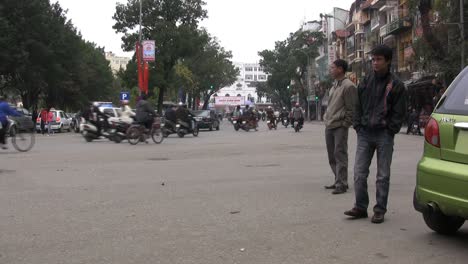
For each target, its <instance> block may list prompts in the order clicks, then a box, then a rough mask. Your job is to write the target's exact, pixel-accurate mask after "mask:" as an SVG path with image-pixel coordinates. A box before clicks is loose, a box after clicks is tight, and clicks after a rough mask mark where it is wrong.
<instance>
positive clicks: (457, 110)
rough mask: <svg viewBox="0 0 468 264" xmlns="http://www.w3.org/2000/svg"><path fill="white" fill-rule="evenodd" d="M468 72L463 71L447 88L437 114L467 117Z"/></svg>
mask: <svg viewBox="0 0 468 264" xmlns="http://www.w3.org/2000/svg"><path fill="white" fill-rule="evenodd" d="M467 86H468V71H463V72H462V73H461V75H460V76H458V77H457V78H456V79H455V80H454V81H453V82H452V84H451V85H450V87H449V88H448V92H447V94H446V97H445V98H443V99H442V100H443V101H442V102H441V104H440V106H439V108H438V109H437V110H436V112H437V113H442V114H454V115H468V89H466V87H467Z"/></svg>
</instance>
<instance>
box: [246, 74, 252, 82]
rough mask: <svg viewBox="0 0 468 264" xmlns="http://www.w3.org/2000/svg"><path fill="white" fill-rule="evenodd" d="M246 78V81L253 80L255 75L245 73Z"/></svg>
mask: <svg viewBox="0 0 468 264" xmlns="http://www.w3.org/2000/svg"><path fill="white" fill-rule="evenodd" d="M245 80H246V81H251V80H253V75H251V74H247V75H245Z"/></svg>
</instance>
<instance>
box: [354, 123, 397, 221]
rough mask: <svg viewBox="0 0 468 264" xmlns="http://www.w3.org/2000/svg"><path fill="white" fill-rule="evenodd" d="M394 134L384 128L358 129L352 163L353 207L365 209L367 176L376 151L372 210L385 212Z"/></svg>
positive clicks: (366, 204) (367, 198)
mask: <svg viewBox="0 0 468 264" xmlns="http://www.w3.org/2000/svg"><path fill="white" fill-rule="evenodd" d="M394 137H395V136H394V135H393V134H392V133H391V132H390V131H388V130H386V129H379V130H369V129H364V128H363V129H360V131H359V132H358V143H357V149H356V161H355V165H354V188H355V195H356V204H355V207H357V208H359V209H362V210H367V207H368V206H369V195H368V193H367V178H368V176H369V166H370V165H371V162H372V158H373V156H374V152H377V181H376V183H375V185H376V190H377V193H376V202H377V204H376V205H375V206H374V212H378V213H386V212H387V202H388V192H389V188H390V167H391V164H392V156H393V143H394Z"/></svg>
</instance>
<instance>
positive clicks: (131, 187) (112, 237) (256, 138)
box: [0, 124, 468, 264]
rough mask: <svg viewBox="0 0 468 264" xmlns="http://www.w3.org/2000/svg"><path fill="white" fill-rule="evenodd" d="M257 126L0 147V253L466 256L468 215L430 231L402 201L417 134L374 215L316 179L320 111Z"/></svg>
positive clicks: (333, 259)
mask: <svg viewBox="0 0 468 264" xmlns="http://www.w3.org/2000/svg"><path fill="white" fill-rule="evenodd" d="M262 126H263V127H261V129H260V131H259V132H249V133H246V132H234V131H233V129H232V127H230V126H228V125H227V124H224V125H223V126H222V129H221V131H219V132H203V133H200V136H199V137H198V138H193V137H186V138H183V139H179V138H176V137H173V136H171V137H170V138H168V139H166V140H165V141H164V142H163V144H161V145H155V144H148V145H146V144H139V145H137V146H130V145H129V144H127V143H122V144H115V143H112V142H109V141H106V140H101V141H99V142H92V143H85V142H84V140H83V139H82V138H81V137H80V136H79V135H77V134H72V133H68V134H58V135H54V136H52V137H43V136H38V142H37V144H36V146H35V148H34V149H33V150H32V151H31V152H29V153H26V154H23V153H16V152H14V151H13V150H11V151H3V152H0V208H1V210H0V263H1V264H22V263H28V264H55V263H67V264H68V263H90V264H101V263H109V264H110V263H112V264H117V263H122V264H130V263H138V264H140V263H141V264H147V263H148V264H149V263H174V264H185V263H194V264H224V263H252V264H254V263H255V264H262V263H265V264H276V263H297V264H304V263H360V264H361V263H467V259H468V251H467V250H466V249H467V246H468V227H467V226H468V225H467V226H465V227H464V228H462V229H461V232H460V233H459V234H458V235H457V236H455V237H451V238H446V237H442V236H439V235H436V234H434V233H432V232H431V231H430V230H429V229H428V228H426V226H425V225H424V223H423V220H422V217H421V216H420V215H419V214H418V213H416V212H415V211H414V210H413V208H412V193H413V188H414V182H415V176H414V174H415V167H416V163H417V160H418V159H419V157H420V156H421V153H422V146H423V138H422V137H417V136H406V135H403V134H400V135H398V137H397V140H396V141H397V143H396V146H395V149H396V154H395V156H394V163H393V171H392V172H393V174H392V179H391V193H390V201H389V212H388V214H387V217H386V222H385V223H384V224H382V225H375V224H372V223H370V219H365V220H355V221H351V220H347V219H346V218H345V216H344V215H343V212H344V211H345V210H347V209H350V208H351V206H352V205H353V199H354V194H353V190H351V191H350V192H348V193H347V194H344V195H340V196H333V195H331V194H330V192H329V191H326V190H324V189H323V186H324V185H326V184H329V183H331V181H332V178H331V175H330V169H329V167H328V164H327V159H326V152H325V143H324V136H323V130H324V127H323V126H322V125H321V124H306V126H305V129H304V130H303V131H302V132H301V133H299V134H296V133H294V132H293V131H292V130H291V129H284V128H279V129H278V130H277V131H267V130H266V128H265V127H264V125H263V124H262ZM355 142H356V139H355V136H354V133H351V136H350V144H349V145H350V153H351V156H350V163H351V165H352V164H353V162H354V150H355ZM373 166H374V165H373ZM351 171H352V166H351V168H350V172H351ZM374 175H375V168H373V169H372V171H371V177H370V183H371V184H370V186H372V187H371V188H370V191H371V193H372V195H371V197H373V196H374V195H373V193H374V190H375V189H374V188H373V185H374V184H373V182H374V181H375V176H374ZM350 176H351V177H352V174H351V173H350ZM372 200H373V199H372Z"/></svg>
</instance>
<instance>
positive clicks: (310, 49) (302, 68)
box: [257, 30, 323, 108]
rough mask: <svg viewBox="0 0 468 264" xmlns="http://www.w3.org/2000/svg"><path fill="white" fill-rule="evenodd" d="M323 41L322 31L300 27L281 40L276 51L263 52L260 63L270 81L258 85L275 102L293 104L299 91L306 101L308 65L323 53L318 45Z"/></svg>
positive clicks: (260, 91) (285, 104) (283, 104)
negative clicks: (292, 99) (294, 97)
mask: <svg viewBox="0 0 468 264" xmlns="http://www.w3.org/2000/svg"><path fill="white" fill-rule="evenodd" d="M322 42H323V34H322V33H321V32H309V31H302V30H299V31H297V32H295V33H293V34H291V35H290V36H289V37H288V38H287V39H286V40H284V41H278V42H276V44H275V49H274V50H263V51H261V52H259V53H258V54H259V56H260V57H261V59H260V65H261V66H262V67H264V69H265V72H266V73H267V74H269V75H270V76H269V78H268V81H267V82H266V84H261V85H259V86H258V87H257V90H258V92H259V93H260V94H261V95H266V96H268V97H270V98H271V99H272V101H273V102H274V103H277V104H280V105H281V106H287V107H288V108H290V107H291V95H292V94H294V93H299V95H300V98H301V100H302V101H303V103H306V102H307V95H308V92H309V91H307V78H306V77H307V76H306V73H307V66H308V62H309V61H314V59H315V58H316V57H317V56H318V55H319V52H318V47H319V45H320V44H321V43H322Z"/></svg>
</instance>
